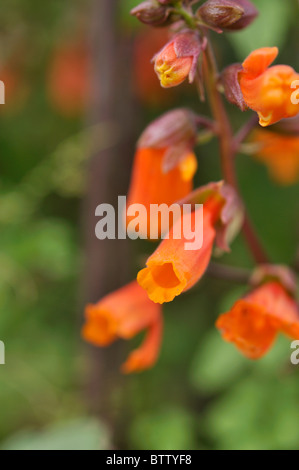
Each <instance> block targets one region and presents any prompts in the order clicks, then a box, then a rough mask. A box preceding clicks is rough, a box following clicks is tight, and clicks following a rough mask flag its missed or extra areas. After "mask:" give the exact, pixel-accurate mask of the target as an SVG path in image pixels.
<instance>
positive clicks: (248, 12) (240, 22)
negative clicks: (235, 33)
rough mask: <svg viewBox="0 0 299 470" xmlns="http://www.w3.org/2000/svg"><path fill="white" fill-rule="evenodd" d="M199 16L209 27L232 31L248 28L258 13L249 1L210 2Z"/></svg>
mask: <svg viewBox="0 0 299 470" xmlns="http://www.w3.org/2000/svg"><path fill="white" fill-rule="evenodd" d="M197 14H198V15H199V16H200V18H201V19H202V20H203V21H204V22H205V23H206V24H207V25H209V26H211V27H213V28H217V29H220V31H221V30H223V29H224V30H228V31H231V30H238V29H244V28H246V26H248V25H249V24H250V23H251V22H252V21H253V20H254V19H255V17H256V16H257V14H258V11H257V9H256V8H255V6H254V5H253V4H252V3H251V2H249V1H248V0H208V1H207V2H206V3H204V4H203V5H202V6H201V7H200V8H199V10H198V12H197Z"/></svg>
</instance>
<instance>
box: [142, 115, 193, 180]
mask: <svg viewBox="0 0 299 470" xmlns="http://www.w3.org/2000/svg"><path fill="white" fill-rule="evenodd" d="M196 136H197V125H196V115H195V114H194V113H193V112H192V111H190V110H189V109H185V108H180V109H174V110H173V111H169V112H167V113H165V114H163V115H162V116H161V117H159V118H158V119H156V120H155V121H153V122H152V123H151V124H150V125H149V126H148V127H147V128H146V129H145V130H144V131H143V133H142V134H141V136H140V138H139V140H138V144H137V145H138V147H139V148H153V149H167V151H166V152H165V155H164V157H163V162H162V167H163V171H164V172H165V173H167V172H168V171H170V170H172V169H173V168H174V167H175V166H176V165H177V164H178V162H179V161H180V160H181V159H182V158H184V156H185V155H187V154H189V153H190V152H191V151H192V149H193V147H194V145H195V143H196Z"/></svg>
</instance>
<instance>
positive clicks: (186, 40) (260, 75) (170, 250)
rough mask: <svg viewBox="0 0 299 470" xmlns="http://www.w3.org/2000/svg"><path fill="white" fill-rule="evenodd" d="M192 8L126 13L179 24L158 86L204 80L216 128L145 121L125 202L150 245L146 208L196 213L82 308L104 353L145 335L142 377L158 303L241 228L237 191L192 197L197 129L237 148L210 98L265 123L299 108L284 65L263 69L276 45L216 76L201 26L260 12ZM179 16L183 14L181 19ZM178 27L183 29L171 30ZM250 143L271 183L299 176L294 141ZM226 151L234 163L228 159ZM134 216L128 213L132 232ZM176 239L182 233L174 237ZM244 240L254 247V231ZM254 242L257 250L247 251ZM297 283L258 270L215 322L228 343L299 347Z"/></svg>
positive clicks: (132, 365)
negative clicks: (136, 207)
mask: <svg viewBox="0 0 299 470" xmlns="http://www.w3.org/2000/svg"><path fill="white" fill-rule="evenodd" d="M195 3H196V2H195ZM190 4H193V2H192V1H190V0H183V5H185V8H183V9H182V10H180V9H176V8H175V7H176V5H175V4H174V3H173V2H172V1H171V0H169V1H168V0H163V1H162V0H159V2H152V1H151V0H149V1H147V2H143V3H142V4H141V5H139V6H138V7H136V8H135V9H134V10H133V14H134V15H135V16H137V18H139V19H140V21H142V22H144V23H146V24H150V25H154V26H161V25H163V26H165V25H166V24H171V23H175V26H174V28H173V31H175V33H174V34H173V36H172V39H171V40H170V41H169V42H168V43H167V44H166V45H165V46H164V47H163V48H162V49H161V50H160V52H158V54H156V55H155V57H154V59H153V62H154V70H155V72H156V74H157V76H158V78H159V80H160V84H161V86H162V87H163V88H170V87H174V86H177V85H179V84H181V83H182V82H183V81H184V80H186V79H187V78H189V82H190V83H191V82H193V81H194V80H195V78H196V79H197V80H196V81H197V84H198V86H199V91H200V94H201V95H203V83H202V81H203V77H207V78H208V80H209V83H208V87H207V89H208V91H209V93H210V98H211V102H212V108H217V107H218V108H217V110H216V112H215V109H214V117H215V119H216V121H217V122H216V123H214V122H213V123H212V124H211V121H210V122H208V121H209V120H208V119H207V118H203V116H197V115H195V114H194V113H193V112H191V111H188V110H186V109H184V108H182V109H177V110H173V111H171V112H169V113H166V114H165V115H163V116H162V117H161V118H159V119H157V120H155V121H154V122H153V123H152V124H150V125H149V126H148V127H147V128H146V130H145V131H144V132H143V134H142V135H141V137H140V139H139V141H138V144H137V150H136V154H135V158H134V162H133V171H132V177H131V183H130V188H129V194H128V206H132V205H133V204H142V205H143V206H145V208H146V209H147V220H146V224H144V225H145V226H146V227H147V230H146V233H144V234H143V235H144V238H149V235H150V233H151V231H150V228H152V227H153V224H154V223H157V222H156V221H155V222H154V221H152V220H151V218H150V211H149V210H148V209H149V208H150V206H151V205H152V204H156V205H160V204H165V205H167V206H168V207H169V206H170V205H172V204H173V203H175V202H178V203H179V207H180V208H182V207H183V205H184V204H185V203H189V204H190V206H191V207H192V211H191V213H187V214H185V212H184V210H182V211H181V216H180V218H179V219H176V220H173V221H172V226H171V227H170V229H169V231H168V233H167V234H166V235H167V236H166V237H164V236H163V235H164V234H163V230H162V225H159V226H158V227H154V228H155V232H156V233H158V235H159V237H161V238H163V240H162V241H161V242H160V244H159V245H158V247H157V248H156V250H155V251H154V252H153V253H152V255H151V256H149V258H148V259H147V261H146V266H145V267H144V268H143V269H141V270H140V271H139V273H138V275H137V282H136V281H134V282H132V283H131V284H129V285H128V286H125V287H123V288H121V289H119V290H118V291H116V292H114V293H111V294H109V295H107V296H106V297H104V299H102V300H101V301H99V302H98V303H97V304H95V305H88V306H87V307H86V324H85V326H84V328H83V336H84V338H85V339H86V340H87V341H89V342H91V343H92V344H94V345H97V346H106V345H108V344H111V343H112V342H113V341H115V340H116V339H117V338H122V339H130V338H132V337H133V336H135V335H136V334H138V333H139V332H141V331H143V330H146V331H147V333H146V337H145V340H144V342H143V344H142V345H141V347H140V348H138V349H137V350H135V351H133V353H131V355H130V356H129V358H128V360H127V361H126V363H125V364H124V365H123V371H124V372H126V373H128V372H136V371H140V370H143V369H146V368H148V367H151V366H152V365H153V364H154V363H155V361H156V359H157V357H158V353H159V349H160V343H161V335H162V311H161V306H160V304H163V303H165V302H171V301H172V300H173V299H174V298H175V297H177V296H178V295H180V294H182V293H183V292H186V291H187V290H188V289H190V288H192V287H193V286H194V285H195V284H196V283H197V282H198V281H199V280H200V279H201V278H202V276H203V275H204V273H205V271H206V269H207V267H208V265H209V262H210V259H211V257H212V252H213V248H214V246H217V247H218V248H219V249H221V250H228V242H229V239H231V237H232V234H235V233H236V232H237V231H238V229H239V228H240V225H241V224H240V222H242V220H243V219H242V213H243V206H242V204H241V203H240V201H239V196H238V195H237V194H236V189H234V188H232V187H230V186H229V185H228V184H226V183H223V182H220V183H210V184H208V185H206V186H203V187H201V188H198V189H196V190H195V191H193V192H191V191H192V189H193V177H194V174H195V172H196V169H197V160H196V156H195V154H194V146H195V144H196V142H197V141H198V133H199V130H201V126H206V128H205V131H207V130H208V133H211V132H212V133H213V134H217V136H218V137H219V139H220V141H221V139H222V141H221V143H222V146H221V147H222V149H221V150H222V153H223V155H222V156H223V157H224V159H226V160H227V159H228V157H231V160H232V158H233V156H234V152H235V148H236V147H237V145H236V142H237V141H238V139H235V141H229V139H230V135H226V134H230V132H227V133H226V130H229V123H228V126H226V125H224V126H222V125H223V122H222V121H223V120H225V118H226V115H225V109H224V108H222V103H221V97H220V96H218V94H219V92H218V88H220V85H221V83H222V88H223V90H224V93H225V95H226V97H227V99H228V100H229V101H230V102H232V103H234V104H236V105H237V106H239V108H241V109H242V110H243V111H244V110H245V109H247V108H251V109H252V110H254V111H256V112H257V114H258V116H259V123H260V125H261V126H262V127H266V126H269V125H271V124H274V123H276V122H278V121H280V120H282V119H286V118H292V117H294V116H297V115H298V114H299V103H298V102H297V101H299V100H294V99H293V93H294V84H296V83H297V84H298V83H299V82H298V80H299V74H297V73H296V72H295V71H294V69H293V68H291V67H289V66H286V65H276V66H271V67H270V65H271V64H272V62H273V61H274V60H275V59H276V57H277V55H278V49H277V48H276V47H272V48H261V49H258V50H256V51H253V52H252V53H251V54H250V55H249V56H248V57H247V58H246V59H245V61H244V62H243V64H233V65H232V66H229V67H227V69H225V71H224V73H223V74H222V76H221V81H222V82H220V80H218V79H219V77H218V76H216V75H217V70H216V67H215V64H214V58H213V54H212V51H211V49H209V45H208V38H207V36H206V35H205V30H206V28H210V29H212V30H214V31H218V32H219V31H221V30H234V29H243V28H244V27H246V26H247V25H248V24H249V23H251V22H252V21H253V20H254V18H255V17H256V15H257V11H256V8H255V7H254V6H253V5H252V4H251V2H250V1H249V0H225V1H223V2H221V0H219V1H216V0H207V1H206V2H205V3H204V4H203V5H202V6H201V7H200V8H199V10H198V11H197V12H196V13H195V12H193V10H192V9H191V8H190ZM182 12H183V13H184V14H183V15H182V17H180V14H181V13H182ZM193 13H194V14H193ZM178 19H180V20H181V22H177V21H178ZM184 22H185V23H184ZM182 23H183V26H182ZM213 74H214V76H213ZM218 85H219V86H218ZM215 124H216V125H215ZM222 127H223V128H222ZM250 130H251V127H250ZM224 134H225V135H224ZM241 134H242V136H243V133H242V132H241ZM246 135H248V132H247V134H246ZM231 140H232V139H231ZM240 140H241V139H240ZM253 140H254V142H256V143H257V144H258V150H257V152H256V157H257V158H258V159H260V160H261V161H263V162H264V163H265V164H266V165H267V166H268V168H269V170H270V172H271V174H272V175H273V177H274V178H275V179H276V180H277V181H279V182H280V183H283V184H291V183H294V182H295V181H297V180H298V177H299V135H291V134H287V133H285V134H276V133H275V132H269V131H261V130H259V131H255V132H254V134H253ZM230 151H231V154H232V155H227V154H228V153H229V152H230ZM235 153H236V152H235ZM225 163H226V165H223V167H224V166H226V167H227V168H226V170H227V171H226V174H225V177H226V179H227V180H230V181H232V184H233V185H234V177H235V175H234V174H233V175H232V174H231V173H232V172H233V170H232V169H231V168H228V167H230V165H227V161H226V162H225ZM228 163H231V162H228ZM224 170H225V169H224ZM224 172H225V171H224ZM228 173H230V174H229V175H228ZM236 186H237V185H234V187H236ZM197 204H201V205H203V217H202V229H203V237H202V243H201V244H200V245H198V246H196V247H195V248H193V249H191V250H188V249H187V248H186V244H187V243H188V242H189V244H190V239H189V236H186V234H185V232H184V230H183V227H184V226H185V225H186V224H189V225H190V227H189V234H190V233H192V234H195V233H196V231H198V230H199V229H198V226H197V220H198V216H199V215H200V214H201V209H202V207H200V208H198V206H197ZM132 217H133V218H134V216H133V215H131V214H130V216H128V215H127V219H126V223H127V226H128V227H130V223H131V220H132ZM159 223H160V222H159ZM247 225H248V221H247ZM247 228H248V227H247ZM249 228H250V229H251V227H249ZM178 233H179V235H180V236H177V234H178ZM249 235H250V238H251V241H252V239H253V234H252V233H250V234H249ZM248 238H249V237H248ZM252 244H254V245H255V246H254V247H253V248H252ZM257 244H258V241H256V240H253V243H251V248H252V251H253V252H254V251H255V250H254V249H255V248H256V245H257ZM249 245H250V242H249ZM258 248H259V247H258ZM256 251H257V250H256ZM258 251H260V250H258ZM257 258H258V256H257ZM257 262H258V263H259V259H257ZM294 285H295V282H293V277H292V275H291V274H290V271H289V270H286V269H285V268H281V267H277V266H271V265H270V266H268V265H267V266H261V267H260V270H259V271H258V275H256V276H255V283H254V288H253V289H252V291H251V292H250V293H249V294H248V295H246V296H245V297H244V298H243V299H240V300H238V301H237V302H236V303H235V304H234V306H233V307H232V309H231V310H230V311H229V312H227V313H224V314H222V315H221V316H220V317H219V318H218V320H217V322H216V326H217V328H218V329H219V330H220V332H221V334H222V337H223V338H224V339H225V340H226V341H228V342H231V343H234V344H235V346H236V347H237V348H238V349H239V350H240V351H241V352H242V353H243V354H244V355H245V356H246V357H248V358H250V359H258V358H261V357H262V356H264V355H265V354H266V353H267V351H268V350H269V348H270V347H271V345H272V344H273V343H274V340H275V338H276V336H277V334H278V333H279V332H282V333H284V334H286V335H287V336H289V337H291V338H295V339H299V307H298V304H297V303H296V300H295V292H294V290H295V288H294Z"/></svg>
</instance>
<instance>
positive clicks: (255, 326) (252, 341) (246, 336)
mask: <svg viewBox="0 0 299 470" xmlns="http://www.w3.org/2000/svg"><path fill="white" fill-rule="evenodd" d="M216 326H217V328H218V329H219V330H220V332H221V334H222V337H223V339H225V340H226V341H229V342H231V343H234V344H235V345H236V347H237V348H238V349H239V350H240V351H241V352H242V353H243V354H244V355H245V356H246V357H248V358H250V359H259V358H261V357H263V356H264V355H265V354H266V353H267V352H268V350H269V349H270V347H271V346H272V344H273V342H274V340H275V339H276V336H277V334H278V332H282V333H284V334H286V335H287V336H290V337H291V338H294V339H299V309H298V306H297V304H296V302H295V300H294V299H293V298H292V297H291V296H290V295H289V294H288V293H287V292H286V290H285V288H284V287H282V285H281V284H280V283H279V282H276V281H271V282H267V283H266V284H263V285H262V286H261V287H259V288H257V289H256V290H254V291H253V292H251V293H250V294H249V295H247V296H246V297H244V299H242V300H238V301H237V302H236V303H235V305H234V306H233V307H232V309H231V310H230V311H229V312H227V313H224V314H223V315H221V316H220V317H219V318H218V320H217V322H216Z"/></svg>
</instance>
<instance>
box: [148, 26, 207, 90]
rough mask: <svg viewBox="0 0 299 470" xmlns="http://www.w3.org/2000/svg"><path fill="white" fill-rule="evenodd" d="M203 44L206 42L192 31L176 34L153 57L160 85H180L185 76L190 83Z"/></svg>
mask: <svg viewBox="0 0 299 470" xmlns="http://www.w3.org/2000/svg"><path fill="white" fill-rule="evenodd" d="M205 45H206V42H205V41H202V40H201V39H200V37H199V36H198V35H197V33H195V32H193V31H184V32H181V33H178V34H176V35H175V36H174V38H173V39H172V40H171V41H170V42H169V43H168V44H166V46H164V47H163V49H162V50H161V51H160V52H159V53H158V54H157V55H156V56H155V57H154V59H153V60H154V62H155V72H156V74H157V75H158V78H159V80H160V83H161V86H162V87H163V88H170V87H174V86H177V85H180V84H181V83H182V82H183V81H184V80H185V79H186V78H187V77H189V82H190V83H192V82H193V80H194V77H195V73H196V67H197V62H198V57H199V55H200V53H201V52H202V51H203V49H204V48H205Z"/></svg>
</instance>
